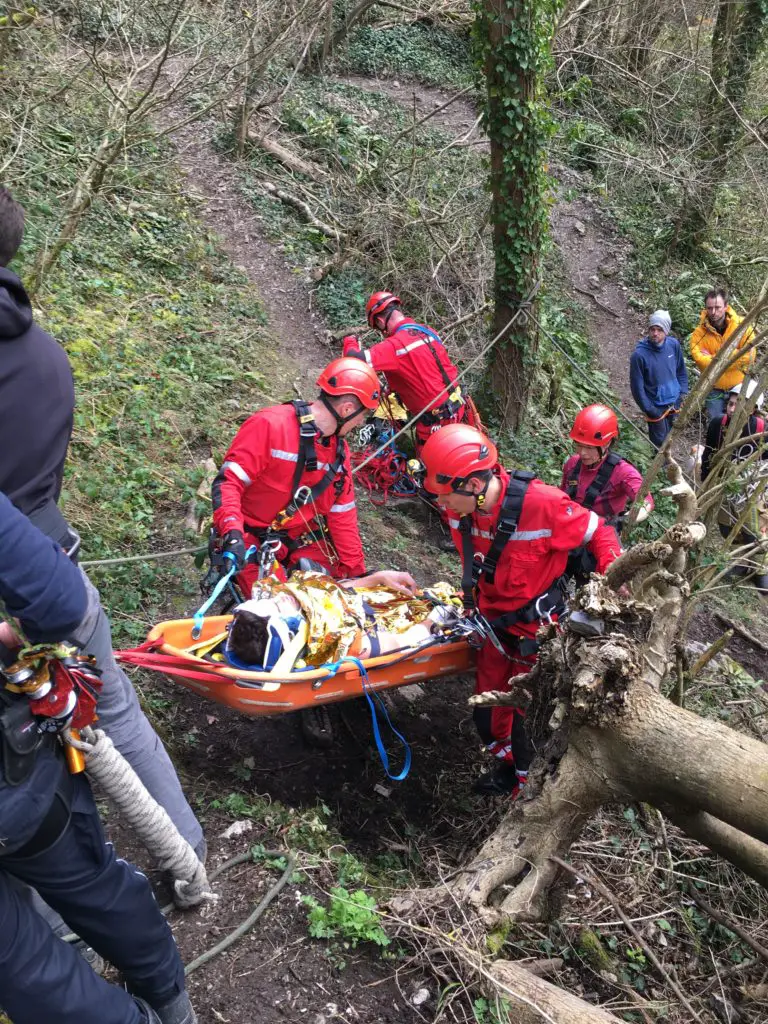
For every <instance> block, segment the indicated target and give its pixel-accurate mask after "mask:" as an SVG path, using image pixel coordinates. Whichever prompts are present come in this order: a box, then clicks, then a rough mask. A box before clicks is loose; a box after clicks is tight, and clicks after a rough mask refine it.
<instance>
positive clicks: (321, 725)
mask: <svg viewBox="0 0 768 1024" xmlns="http://www.w3.org/2000/svg"><path fill="white" fill-rule="evenodd" d="M300 714H301V733H302V735H303V737H304V739H305V741H306V742H307V743H308V744H309V745H310V746H311V747H322V748H324V749H327V748H328V747H330V746H332V745H333V726H332V725H331V716H330V715H329V714H328V709H327V708H324V707H322V705H321V706H319V707H316V708H304V709H303V710H302V711H301V712H300Z"/></svg>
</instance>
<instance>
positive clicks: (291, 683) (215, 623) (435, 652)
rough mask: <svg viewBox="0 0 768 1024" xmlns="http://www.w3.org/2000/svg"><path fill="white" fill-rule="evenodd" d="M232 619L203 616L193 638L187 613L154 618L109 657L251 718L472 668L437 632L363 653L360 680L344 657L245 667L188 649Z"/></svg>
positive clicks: (466, 649) (459, 646)
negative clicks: (417, 642)
mask: <svg viewBox="0 0 768 1024" xmlns="http://www.w3.org/2000/svg"><path fill="white" fill-rule="evenodd" d="M231 619H232V616H231V615H212V616H209V617H206V618H205V620H204V622H203V624H202V630H201V632H200V634H199V636H197V637H196V638H193V635H192V630H193V628H194V625H195V621H194V619H170V620H168V621H166V622H160V623H158V624H157V625H156V626H155V627H154V628H153V629H152V630H151V632H150V633H149V635H148V636H147V639H146V640H145V642H144V643H143V644H141V645H140V646H139V647H136V648H132V649H130V650H125V651H117V652H116V657H117V659H118V660H119V661H122V662H124V663H126V664H129V665H136V666H138V667H140V668H146V669H151V670H152V671H155V672H162V673H164V674H165V675H167V676H170V678H171V679H173V680H174V682H177V683H179V684H180V685H181V686H186V687H187V689H189V690H192V691H193V693H197V694H200V695H201V696H203V697H207V698H208V699H209V700H213V701H216V703H218V704H224V705H225V706H226V707H229V708H233V709H234V710H235V711H239V712H240V713H241V714H243V715H248V716H249V717H251V718H258V717H260V716H262V715H282V714H286V713H287V712H289V711H300V710H302V709H304V708H310V707H317V706H318V705H319V704H332V703H335V702H337V701H343V700H351V699H352V698H354V697H360V696H363V695H364V693H365V692H366V691H368V692H370V691H377V690H391V689H395V688H396V687H398V686H407V685H408V684H409V683H418V682H422V681H425V680H429V679H438V678H441V677H445V676H455V675H460V674H461V673H463V672H474V668H475V650H474V648H473V647H471V646H470V644H469V643H468V642H467V639H466V638H465V637H460V638H458V639H450V638H448V639H446V638H439V639H435V640H434V641H432V642H430V643H428V644H424V645H422V646H421V647H418V648H404V649H403V650H400V651H392V652H390V653H388V654H384V655H380V656H379V657H376V658H367V659H365V660H364V661H363V662H362V664H363V666H364V668H365V669H366V673H367V680H366V678H365V676H364V674H363V673H362V672H361V671H360V670H359V668H358V666H357V664H356V663H355V661H354V660H351V659H350V660H344V659H343V660H342V661H340V662H333V663H331V664H330V665H327V666H322V667H320V668H315V669H301V670H294V671H292V672H288V673H285V672H284V671H283V672H280V674H279V675H278V674H276V672H275V669H273V670H272V672H252V671H246V670H244V669H238V668H234V667H233V666H231V665H229V664H227V663H225V662H214V661H211V660H209V659H208V658H206V657H205V656H200V655H198V654H196V653H195V651H196V649H200V650H205V649H206V647H207V646H210V644H209V642H210V641H211V640H212V639H213V638H215V637H216V636H217V635H218V634H221V633H223V632H224V630H225V628H226V626H227V624H228V623H229V622H230V621H231ZM277 667H278V666H276V668H277Z"/></svg>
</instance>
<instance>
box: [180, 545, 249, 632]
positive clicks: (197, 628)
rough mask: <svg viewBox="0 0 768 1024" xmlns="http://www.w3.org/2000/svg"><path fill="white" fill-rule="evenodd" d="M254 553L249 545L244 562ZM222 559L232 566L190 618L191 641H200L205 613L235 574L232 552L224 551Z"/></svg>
mask: <svg viewBox="0 0 768 1024" xmlns="http://www.w3.org/2000/svg"><path fill="white" fill-rule="evenodd" d="M255 553H256V545H255V544H251V546H250V547H249V548H248V550H247V551H246V552H245V560H244V561H245V562H247V561H248V559H249V558H250V557H251V555H253V554H255ZM223 557H224V558H226V559H227V561H230V562H231V563H232V565H231V566H230V567H229V569H228V571H227V572H225V573H224V575H223V576H221V577H220V579H219V581H218V583H217V584H216V586H215V587H214V588H213V590H212V591H211V596H210V597H209V598H208V599H207V600H206V601H204V602H203V603H202V604H201V605H200V607H199V608H198V609H197V611H196V612H195V614H194V615H193V616H192V621H193V623H194V625H193V626H192V639H193V640H199V639H200V634H201V633H202V631H203V621H204V620H205V615H206V612H207V611H208V609H209V608H210V607H211V605H213V604H215V603H216V601H218V599H219V597H220V596H221V594H222V592H223V591H224V590H225V589H226V588H227V586H228V584H229V581H230V580H231V579H232V577H233V576H234V575H235V573H236V572H237V562H236V561H235V557H234V555H233V554H232V552H231V551H225V552H224V555H223Z"/></svg>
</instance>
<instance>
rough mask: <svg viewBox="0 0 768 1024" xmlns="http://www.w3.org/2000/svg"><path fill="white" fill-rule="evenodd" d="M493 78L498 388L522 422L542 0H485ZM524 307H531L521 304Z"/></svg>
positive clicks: (541, 185) (530, 327)
mask: <svg viewBox="0 0 768 1024" xmlns="http://www.w3.org/2000/svg"><path fill="white" fill-rule="evenodd" d="M477 19H478V20H477V27H478V33H477V35H478V37H479V39H480V40H481V41H482V43H481V44H482V46H483V48H484V49H483V59H484V65H485V75H486V83H487V102H486V110H485V122H486V129H487V132H488V137H489V139H490V146H491V219H492V223H493V248H494V258H495V268H496V269H495V278H494V302H495V310H494V316H493V334H494V337H496V336H498V341H497V343H496V349H495V355H494V359H493V368H492V372H493V378H494V379H493V383H494V390H495V392H496V394H497V395H498V396H499V401H500V405H501V409H500V411H501V416H502V422H503V424H504V425H505V426H511V427H512V428H516V427H518V426H519V424H520V423H521V421H522V419H523V417H524V415H525V408H526V404H527V401H528V394H529V390H530V386H531V380H532V377H533V374H532V372H531V369H532V365H533V361H534V359H535V357H536V349H537V344H538V326H537V322H536V320H535V318H533V317H531V316H529V315H527V314H526V312H525V310H526V309H528V308H529V307H528V305H527V304H529V303H531V302H532V301H533V299H534V298H535V294H536V290H537V281H538V274H539V256H540V252H541V247H542V244H543V241H544V237H545V233H546V225H547V213H546V204H545V199H544V192H545V175H544V171H543V163H544V154H543V147H544V143H545V141H546V138H547V124H548V122H547V120H546V118H545V114H544V110H543V105H542V101H541V90H542V84H541V83H542V71H543V68H544V65H545V61H546V59H547V56H548V53H549V35H548V31H547V30H548V29H550V31H551V26H548V25H546V24H545V17H544V8H543V5H542V4H541V0H484V3H483V6H482V7H481V8H480V10H479V12H478V16H477ZM521 306H522V307H523V309H522V311H521Z"/></svg>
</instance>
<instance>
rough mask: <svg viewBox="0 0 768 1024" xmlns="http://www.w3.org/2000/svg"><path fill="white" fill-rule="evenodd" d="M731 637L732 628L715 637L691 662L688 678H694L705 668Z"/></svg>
mask: <svg viewBox="0 0 768 1024" xmlns="http://www.w3.org/2000/svg"><path fill="white" fill-rule="evenodd" d="M732 639H733V630H732V629H727V630H726V631H725V633H721V635H720V636H719V637H718V638H717V640H715V642H714V643H713V644H710V646H709V647H708V648H707V649H706V651H704V653H703V654H701V655H699V657H698V658H697V659H696V661H695V662H694V663H693V666H692V668H691V671H690V672H689V673H688V677H689V679H695V678H696V676H697V675H698V674H699V672H701V670H702V669H703V668H705V667H706V666H707V665H708V664H709V663H710V661H712V659H713V658H714V657H715V656H716V655H718V654H719V653H720V651H722V649H723V648H724V647H725V646H726V645H727V644H728V643H730V641H731V640H732Z"/></svg>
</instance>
